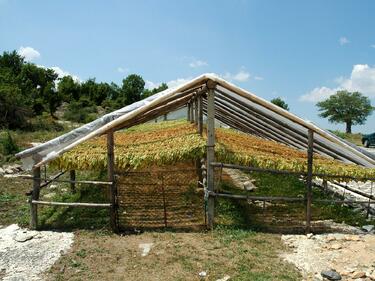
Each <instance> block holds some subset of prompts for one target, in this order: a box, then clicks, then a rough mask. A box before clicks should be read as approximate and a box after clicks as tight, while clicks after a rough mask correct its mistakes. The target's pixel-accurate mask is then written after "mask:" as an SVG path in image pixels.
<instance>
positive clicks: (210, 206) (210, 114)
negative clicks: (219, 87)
mask: <svg viewBox="0 0 375 281" xmlns="http://www.w3.org/2000/svg"><path fill="white" fill-rule="evenodd" d="M207 87H208V89H209V90H208V95H207V190H208V192H210V191H211V192H213V191H214V167H213V166H212V165H211V162H214V161H215V87H216V85H215V84H212V83H209V84H208V85H207ZM214 212H215V200H214V198H213V197H208V202H207V227H208V228H209V229H213V227H214Z"/></svg>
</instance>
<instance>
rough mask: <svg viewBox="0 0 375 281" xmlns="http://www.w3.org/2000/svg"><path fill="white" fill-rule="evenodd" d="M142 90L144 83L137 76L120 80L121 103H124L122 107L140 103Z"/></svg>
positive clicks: (133, 75) (132, 75)
mask: <svg viewBox="0 0 375 281" xmlns="http://www.w3.org/2000/svg"><path fill="white" fill-rule="evenodd" d="M144 88H145V81H144V80H143V79H142V77H141V76H139V75H137V74H130V75H129V76H128V77H126V78H125V79H124V80H122V87H121V102H123V103H124V104H123V106H125V105H129V104H132V103H134V102H137V101H140V100H141V95H142V93H143V90H144Z"/></svg>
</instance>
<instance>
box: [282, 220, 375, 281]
mask: <svg viewBox="0 0 375 281" xmlns="http://www.w3.org/2000/svg"><path fill="white" fill-rule="evenodd" d="M367 229H371V228H370V227H367ZM371 231H372V230H371ZM361 233H362V234H341V233H333V234H322V235H311V234H309V235H283V236H282V240H283V241H284V243H285V244H286V245H287V246H288V247H289V248H290V250H291V252H289V253H284V254H282V257H283V258H284V259H285V260H287V261H288V262H291V263H293V264H295V265H296V267H297V268H298V269H299V270H300V271H301V272H302V275H303V276H304V278H305V280H366V281H370V280H375V262H374V261H375V236H374V235H371V234H370V233H369V232H367V231H362V232H361Z"/></svg>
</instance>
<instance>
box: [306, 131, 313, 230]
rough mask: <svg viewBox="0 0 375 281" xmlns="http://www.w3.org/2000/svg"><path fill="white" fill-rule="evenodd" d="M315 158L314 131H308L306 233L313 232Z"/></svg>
mask: <svg viewBox="0 0 375 281" xmlns="http://www.w3.org/2000/svg"><path fill="white" fill-rule="evenodd" d="M313 156H314V131H313V130H311V129H309V130H308V148H307V180H306V233H310V232H311V201H312V175H313Z"/></svg>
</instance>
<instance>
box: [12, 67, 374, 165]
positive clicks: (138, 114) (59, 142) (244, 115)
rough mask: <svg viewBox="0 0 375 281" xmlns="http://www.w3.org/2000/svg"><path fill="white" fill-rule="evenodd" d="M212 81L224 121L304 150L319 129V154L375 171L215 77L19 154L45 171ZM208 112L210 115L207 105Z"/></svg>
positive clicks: (355, 151)
mask: <svg viewBox="0 0 375 281" xmlns="http://www.w3.org/2000/svg"><path fill="white" fill-rule="evenodd" d="M208 81H212V82H214V83H216V88H215V118H216V119H217V120H219V121H220V122H222V123H224V124H226V125H228V126H230V127H233V128H235V129H238V130H241V131H243V132H246V133H250V134H254V135H257V136H259V137H262V138H266V139H271V140H274V141H278V142H281V143H284V144H286V145H289V146H292V147H294V148H297V149H301V150H302V149H304V150H305V149H306V147H307V133H308V130H309V129H311V130H313V131H314V152H316V153H319V154H322V155H325V156H328V157H332V158H335V159H338V160H341V161H344V162H350V163H355V164H358V165H362V166H365V167H375V157H374V155H372V154H370V153H367V152H365V151H364V150H362V149H360V148H358V147H357V146H355V145H353V144H350V143H348V142H346V141H344V140H342V139H341V138H339V137H337V136H335V135H333V134H331V133H329V132H327V131H325V130H323V129H321V128H319V127H317V126H316V125H314V124H313V123H311V122H308V121H305V120H303V119H301V118H299V117H297V116H296V115H294V114H292V113H290V112H288V111H285V110H283V109H282V108H280V107H278V106H276V105H274V104H272V103H270V102H268V101H266V100H264V99H262V98H260V97H257V96H256V95H254V94H252V93H250V92H248V91H246V90H243V89H241V88H240V87H237V86H235V85H233V84H231V83H229V82H227V81H225V80H223V79H221V78H220V77H218V76H217V75H215V74H203V75H201V76H198V77H197V78H195V79H192V80H190V81H188V82H186V83H184V84H183V85H180V86H178V87H175V88H170V89H167V90H165V91H163V92H160V93H157V94H155V95H153V96H150V97H148V98H146V99H144V100H141V101H139V102H136V103H133V104H131V105H128V106H125V107H123V108H121V109H119V110H116V111H114V112H112V113H109V114H106V115H104V116H102V117H100V118H98V119H97V120H95V121H93V122H91V123H88V124H85V125H83V126H82V127H79V128H77V129H74V130H72V131H71V132H68V133H66V134H64V135H62V136H60V137H57V138H55V139H52V140H50V141H48V142H46V143H43V144H41V145H38V146H35V147H32V148H29V149H26V150H24V151H22V152H20V153H18V154H16V156H17V157H18V158H20V159H21V160H22V162H23V166H24V168H25V169H31V168H35V167H40V166H41V165H43V164H46V163H48V162H49V161H51V160H53V159H55V158H56V157H58V156H59V155H61V154H63V153H64V152H66V151H68V150H70V149H72V148H73V147H75V146H76V145H78V144H80V143H82V142H84V141H86V140H88V139H90V138H93V137H95V136H99V135H101V134H104V133H106V132H109V131H113V130H117V129H121V128H126V127H131V126H133V125H135V124H138V123H142V122H146V121H148V120H151V119H153V118H155V117H157V116H160V115H162V114H165V113H166V112H170V111H174V110H176V109H178V108H181V107H182V106H185V105H186V104H187V103H188V102H189V101H190V100H191V98H192V97H193V95H194V94H197V93H202V92H204V91H205V90H206V89H207V87H206V83H207V82H208ZM203 111H204V112H205V111H206V103H205V102H204V103H203Z"/></svg>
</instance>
